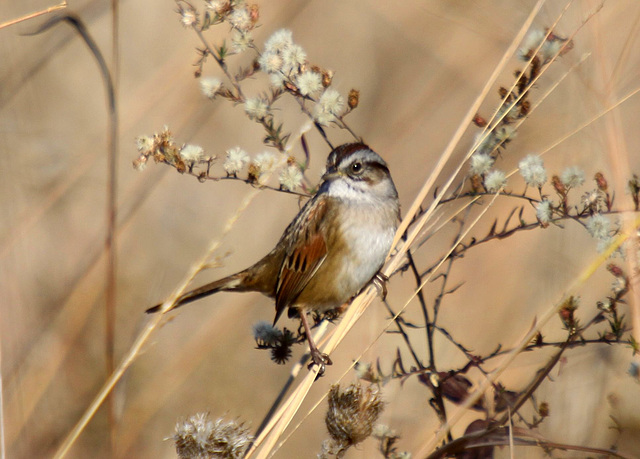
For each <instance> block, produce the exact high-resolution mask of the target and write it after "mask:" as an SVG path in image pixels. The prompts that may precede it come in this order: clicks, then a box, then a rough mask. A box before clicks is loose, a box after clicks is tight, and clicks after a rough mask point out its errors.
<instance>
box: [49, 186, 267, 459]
mask: <svg viewBox="0 0 640 459" xmlns="http://www.w3.org/2000/svg"><path fill="white" fill-rule="evenodd" d="M258 193H259V190H251V191H250V192H249V193H248V194H247V196H245V198H244V200H243V201H242V203H241V205H240V206H239V207H238V209H237V210H236V212H235V213H234V214H233V215H232V216H231V217H230V218H229V220H228V221H227V224H226V225H225V228H224V231H223V233H222V235H221V236H220V238H218V239H216V240H214V241H212V242H211V244H210V245H209V248H208V250H207V251H206V252H205V254H204V255H203V256H202V258H201V259H200V260H199V261H198V262H197V263H195V264H194V265H193V266H192V267H191V269H190V270H189V272H188V273H187V275H186V276H185V278H184V279H183V280H182V282H181V283H180V284H179V285H178V287H177V288H176V289H175V290H174V292H173V293H172V294H171V295H170V297H169V298H168V299H167V300H166V301H165V302H164V303H163V304H162V309H161V312H160V313H158V314H155V315H153V316H151V319H150V320H149V323H148V324H147V325H146V327H145V328H144V330H142V332H141V333H140V334H139V335H138V337H137V338H136V340H135V341H134V343H133V344H132V346H131V347H130V348H129V350H128V351H127V353H126V354H125V356H124V358H123V359H122V361H121V362H120V364H119V365H118V367H117V368H116V369H115V371H114V372H113V373H112V374H111V375H110V376H109V378H108V379H107V381H106V382H105V383H104V385H103V386H102V388H101V389H100V391H99V392H98V394H97V395H96V397H95V398H94V400H93V401H92V402H91V404H90V405H89V406H88V407H87V409H86V410H85V412H84V414H83V415H82V417H81V418H80V420H79V421H78V422H77V423H76V425H75V426H74V428H73V429H72V430H71V432H70V433H69V434H68V435H67V437H66V438H65V440H64V442H63V443H62V445H60V447H59V448H58V450H57V451H56V454H55V456H54V457H55V458H63V457H65V456H66V455H67V453H68V452H69V450H70V449H71V447H72V446H73V444H74V443H75V441H76V440H77V439H78V436H79V435H80V434H81V433H82V431H83V430H84V429H85V427H86V426H87V424H88V423H89V421H90V420H91V419H92V418H93V416H94V415H95V413H96V412H97V411H98V408H100V406H101V405H102V403H103V402H104V400H105V398H106V397H107V396H108V395H109V394H110V393H111V391H112V390H113V388H114V387H115V385H116V383H117V382H118V381H119V380H120V379H121V378H122V375H124V373H125V372H126V371H127V369H128V368H129V367H130V366H131V365H132V364H133V362H134V361H135V360H136V358H137V357H138V355H140V351H141V350H142V348H143V346H144V345H145V344H146V343H147V341H148V340H149V337H150V336H151V335H152V334H153V332H154V331H155V330H156V329H157V328H158V326H159V325H160V323H161V322H162V321H163V319H164V317H165V313H166V312H167V311H169V310H170V309H171V307H172V306H173V304H174V303H175V302H176V300H177V299H178V297H180V295H181V294H182V293H183V292H184V291H185V290H186V289H187V287H188V286H189V284H190V283H191V281H192V280H193V278H194V277H195V276H196V275H197V274H198V273H199V272H200V271H202V269H203V268H204V267H205V266H206V265H207V264H208V261H209V259H210V258H211V255H212V254H213V253H214V252H215V251H216V250H217V249H218V247H219V246H220V243H221V240H222V238H224V236H225V235H226V234H228V233H229V232H230V231H231V229H232V228H233V226H234V224H235V223H236V221H237V220H238V218H239V217H240V215H241V214H242V212H243V211H244V210H246V208H247V207H248V206H249V204H250V203H251V201H252V200H253V199H254V198H255V197H256V196H257V195H258Z"/></svg>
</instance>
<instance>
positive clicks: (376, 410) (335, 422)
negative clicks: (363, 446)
mask: <svg viewBox="0 0 640 459" xmlns="http://www.w3.org/2000/svg"><path fill="white" fill-rule="evenodd" d="M328 402H329V409H328V410H327V415H326V417H325V423H326V425H327V430H328V431H329V435H330V436H331V440H332V443H333V446H334V450H336V451H339V452H344V451H345V450H346V449H348V448H349V447H351V446H353V445H356V444H358V443H360V442H362V441H363V440H364V439H366V438H367V437H369V436H370V435H371V432H372V430H373V426H374V424H375V422H376V420H377V419H378V416H380V413H382V410H383V408H384V404H383V402H382V399H381V398H380V395H379V393H378V391H377V390H376V389H374V388H372V387H368V388H366V389H363V388H362V387H361V386H360V384H351V385H350V386H349V387H347V388H346V389H345V390H344V391H340V385H338V384H336V385H334V386H332V387H331V390H330V391H329V397H328Z"/></svg>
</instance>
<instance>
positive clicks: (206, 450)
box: [173, 413, 253, 459]
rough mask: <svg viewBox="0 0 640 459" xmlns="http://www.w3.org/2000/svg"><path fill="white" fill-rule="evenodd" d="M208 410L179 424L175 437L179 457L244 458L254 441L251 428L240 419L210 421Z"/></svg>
mask: <svg viewBox="0 0 640 459" xmlns="http://www.w3.org/2000/svg"><path fill="white" fill-rule="evenodd" d="M208 418H209V415H208V414H206V413H200V414H196V415H194V416H190V417H189V418H187V419H186V420H185V421H183V422H179V423H178V424H176V433H175V434H174V436H173V440H174V442H175V445H176V452H177V453H178V457H179V458H185V459H186V458H194V457H202V458H204V457H206V458H216V457H219V458H223V457H224V458H231V459H240V458H242V457H244V453H245V451H246V450H247V448H248V447H249V445H250V444H251V442H252V441H253V437H252V436H251V435H250V434H249V429H247V428H245V427H244V425H243V424H242V423H238V422H237V421H225V420H223V419H222V418H220V419H217V420H216V421H215V422H214V421H210V420H209V419H208Z"/></svg>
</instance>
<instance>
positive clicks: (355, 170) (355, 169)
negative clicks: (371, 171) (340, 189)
mask: <svg viewBox="0 0 640 459" xmlns="http://www.w3.org/2000/svg"><path fill="white" fill-rule="evenodd" d="M350 169H351V173H352V174H355V175H359V174H361V173H362V169H363V168H362V163H361V162H360V161H356V162H355V163H353V164H352V165H351V167H350Z"/></svg>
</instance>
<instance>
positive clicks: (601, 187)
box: [594, 172, 607, 192]
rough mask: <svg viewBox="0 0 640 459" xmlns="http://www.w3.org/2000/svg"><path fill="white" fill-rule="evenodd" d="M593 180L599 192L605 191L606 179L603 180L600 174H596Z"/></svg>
mask: <svg viewBox="0 0 640 459" xmlns="http://www.w3.org/2000/svg"><path fill="white" fill-rule="evenodd" d="M594 180H595V181H596V185H597V186H598V189H599V190H600V191H605V192H606V191H607V179H606V178H604V175H602V172H596V175H595V177H594Z"/></svg>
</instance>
